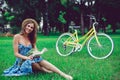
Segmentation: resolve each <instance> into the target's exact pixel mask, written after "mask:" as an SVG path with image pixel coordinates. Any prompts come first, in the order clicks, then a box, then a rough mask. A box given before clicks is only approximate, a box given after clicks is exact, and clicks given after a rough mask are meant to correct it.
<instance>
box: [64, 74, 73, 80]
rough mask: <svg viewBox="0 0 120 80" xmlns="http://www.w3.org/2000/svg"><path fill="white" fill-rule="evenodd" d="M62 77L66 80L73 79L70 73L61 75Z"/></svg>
mask: <svg viewBox="0 0 120 80" xmlns="http://www.w3.org/2000/svg"><path fill="white" fill-rule="evenodd" d="M63 77H64V78H65V79H66V80H73V77H72V76H70V75H67V74H65V75H63Z"/></svg>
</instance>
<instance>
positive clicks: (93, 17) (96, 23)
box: [87, 15, 98, 26]
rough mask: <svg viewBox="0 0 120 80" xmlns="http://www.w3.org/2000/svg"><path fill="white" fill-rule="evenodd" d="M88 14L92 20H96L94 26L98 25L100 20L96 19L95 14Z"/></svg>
mask: <svg viewBox="0 0 120 80" xmlns="http://www.w3.org/2000/svg"><path fill="white" fill-rule="evenodd" d="M87 16H88V17H90V19H91V20H94V23H93V26H95V25H98V22H97V21H96V18H95V16H93V15H87Z"/></svg>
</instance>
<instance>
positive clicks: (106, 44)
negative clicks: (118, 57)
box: [87, 33, 114, 59]
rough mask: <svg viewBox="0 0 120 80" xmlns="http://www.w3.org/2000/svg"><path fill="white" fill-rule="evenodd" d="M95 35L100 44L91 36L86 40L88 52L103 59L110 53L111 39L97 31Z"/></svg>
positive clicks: (112, 45)
mask: <svg viewBox="0 0 120 80" xmlns="http://www.w3.org/2000/svg"><path fill="white" fill-rule="evenodd" d="M97 37H98V41H99V42H100V45H101V46H99V45H98V43H97V41H96V38H95V36H92V37H91V38H90V40H89V41H88V45H87V49H88V52H89V54H90V55H91V56H92V57H93V58H95V59H105V58H107V57H108V56H110V55H111V54H112V51H113V47H114V44H113V40H112V39H111V38H110V37H109V36H108V35H107V34H104V33H98V34H97Z"/></svg>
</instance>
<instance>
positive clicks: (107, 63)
mask: <svg viewBox="0 0 120 80" xmlns="http://www.w3.org/2000/svg"><path fill="white" fill-rule="evenodd" d="M110 36H111V37H112V39H113V41H114V51H113V53H112V55H111V56H110V57H108V58H107V59H103V60H96V59H93V58H92V57H91V56H90V55H89V54H88V52H87V49H86V47H85V48H84V49H83V50H82V51H81V52H76V53H74V54H72V55H70V56H68V57H61V56H59V55H58V54H57V52H56V49H55V42H56V40H57V38H58V36H42V35H40V36H38V39H37V47H38V49H39V50H41V49H42V48H44V47H46V48H48V51H47V52H46V53H44V54H43V55H42V57H43V58H44V59H46V60H48V61H49V62H51V63H52V64H54V65H55V66H57V67H58V68H59V69H60V70H62V71H64V72H65V73H68V74H70V75H72V76H73V78H74V80H120V42H119V40H120V35H119V34H113V35H110ZM12 40H13V38H12V37H0V64H1V65H0V75H2V73H3V70H4V69H6V68H9V67H10V66H12V65H13V64H14V62H15V59H16V58H15V57H14V53H13V47H12ZM0 80H65V79H64V78H62V77H61V76H59V75H58V74H55V73H52V74H49V73H38V74H30V75H27V76H20V77H4V76H0Z"/></svg>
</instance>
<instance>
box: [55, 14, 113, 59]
mask: <svg viewBox="0 0 120 80" xmlns="http://www.w3.org/2000/svg"><path fill="white" fill-rule="evenodd" d="M89 17H90V19H92V20H94V22H93V24H92V28H91V29H90V30H89V31H88V32H87V33H86V34H85V35H84V36H82V37H80V38H79V37H78V33H77V30H75V32H74V33H63V34H61V35H60V36H59V37H58V39H57V42H56V50H57V52H58V54H59V55H61V56H68V55H70V54H72V53H73V52H76V51H81V50H82V49H83V46H84V45H85V44H86V45H87V50H88V53H89V54H90V56H91V57H93V58H95V59H105V58H107V57H109V56H110V55H111V54H112V52H113V48H114V43H113V40H112V38H111V37H110V36H109V35H107V34H105V33H97V32H96V29H95V25H96V24H98V22H97V21H96V18H95V16H92V15H90V16H89Z"/></svg>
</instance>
